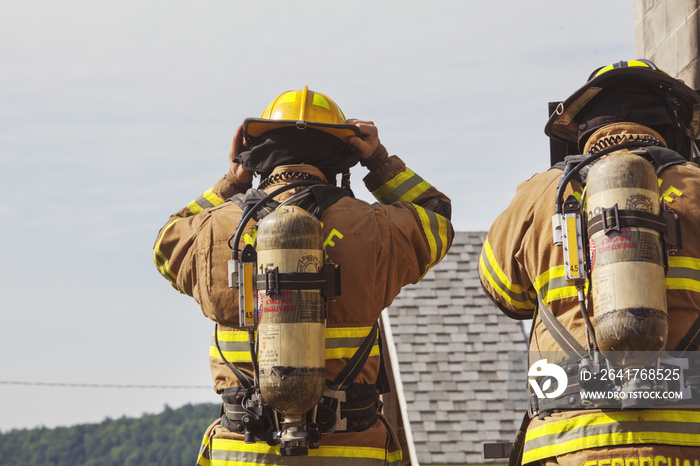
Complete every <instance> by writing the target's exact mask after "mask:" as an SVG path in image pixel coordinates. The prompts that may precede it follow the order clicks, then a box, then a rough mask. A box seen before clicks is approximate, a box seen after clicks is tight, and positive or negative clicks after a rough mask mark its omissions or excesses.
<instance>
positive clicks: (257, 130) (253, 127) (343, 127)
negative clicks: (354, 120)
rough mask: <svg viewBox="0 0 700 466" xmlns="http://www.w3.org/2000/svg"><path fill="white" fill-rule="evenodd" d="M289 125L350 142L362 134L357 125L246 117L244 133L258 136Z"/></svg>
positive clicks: (249, 135) (248, 135)
mask: <svg viewBox="0 0 700 466" xmlns="http://www.w3.org/2000/svg"><path fill="white" fill-rule="evenodd" d="M288 127H296V128H299V130H304V129H306V128H315V129H318V130H320V131H324V132H326V133H329V134H332V135H333V136H335V137H337V138H338V139H341V140H342V141H345V142H348V139H349V138H351V137H353V136H356V137H361V136H362V132H360V129H359V128H358V127H357V126H355V125H347V124H332V123H320V122H317V121H297V120H268V119H265V118H246V119H245V120H243V134H244V135H245V136H247V137H254V138H257V137H260V136H261V135H262V134H264V133H266V132H268V131H272V130H274V129H279V128H288Z"/></svg>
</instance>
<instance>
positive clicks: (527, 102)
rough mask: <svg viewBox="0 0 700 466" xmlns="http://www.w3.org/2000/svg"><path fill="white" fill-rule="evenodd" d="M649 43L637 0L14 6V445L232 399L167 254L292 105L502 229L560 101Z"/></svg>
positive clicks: (9, 48)
mask: <svg viewBox="0 0 700 466" xmlns="http://www.w3.org/2000/svg"><path fill="white" fill-rule="evenodd" d="M633 26H634V25H633V2H632V0H614V1H610V0H589V1H587V2H573V1H564V0H530V1H528V2H522V1H516V0H501V1H498V2H484V1H476V0H432V1H417V0H401V1H398V0H386V1H369V0H356V1H354V2H328V1H320V0H305V1H304V2H288V1H282V0H280V1H267V0H266V1H257V2H254V1H249V0H246V1H243V0H225V1H223V0H222V1H212V0H202V1H200V2H188V1H182V0H172V1H167V2H166V1H163V0H152V1H146V2H142V1H128V0H127V1H112V0H105V1H85V0H70V1H66V2H51V1H36V0H24V1H21V2H20V1H12V0H0V63H2V66H1V67H0V163H1V167H2V168H1V169H0V218H2V223H1V224H0V244H1V245H2V246H1V247H0V264H2V267H1V268H0V431H1V432H7V431H9V430H12V429H22V428H33V427H38V426H45V427H55V426H68V425H73V424H77V423H93V422H100V421H102V420H104V419H105V418H119V417H122V416H130V417H131V416H140V415H141V414H143V413H157V412H160V411H161V410H162V409H163V408H164V406H166V405H167V406H170V407H173V408H174V407H179V406H181V405H184V404H186V403H202V402H211V403H217V402H219V398H218V397H217V396H216V394H215V393H214V392H213V390H212V389H211V388H210V387H211V385H212V383H211V377H210V373H209V366H208V360H207V355H208V351H209V342H210V339H211V334H212V332H213V323H212V322H210V321H209V320H207V319H206V318H205V317H204V316H203V315H202V314H201V311H200V310H199V308H198V306H197V304H196V303H195V302H194V301H193V300H192V299H191V298H189V297H188V296H185V295H180V294H179V293H177V292H176V291H175V290H174V289H173V288H171V287H170V285H169V284H168V282H166V280H164V279H163V278H162V277H161V276H160V275H159V274H158V272H157V270H156V267H155V265H154V263H153V253H152V247H153V243H154V241H155V238H156V234H157V233H158V230H159V229H160V228H161V227H162V226H163V225H164V224H165V222H166V221H167V219H168V217H169V215H170V214H172V213H174V212H175V211H177V210H179V209H180V208H182V207H184V206H185V205H186V204H187V203H189V202H190V201H191V200H192V199H194V198H195V197H197V196H198V195H200V194H201V193H202V192H204V191H205V190H207V189H208V188H210V187H211V186H212V185H213V183H214V182H215V181H216V180H218V179H219V178H220V177H221V176H222V175H224V174H225V172H226V170H227V169H228V160H227V157H228V150H229V146H230V143H231V139H232V136H233V133H234V131H235V129H236V127H237V126H238V125H239V124H240V123H241V122H242V121H243V119H244V118H246V117H251V116H259V114H260V113H261V112H262V110H263V109H264V108H265V106H266V105H267V104H268V103H269V102H270V101H271V100H272V99H274V98H275V97H276V96H277V95H278V94H280V93H282V92H284V91H286V90H290V89H301V88H302V87H303V86H304V85H308V86H309V88H310V89H312V90H315V91H319V92H323V93H325V94H327V95H329V96H330V97H331V98H332V99H333V100H334V101H335V102H336V103H337V104H338V105H340V107H341V108H342V109H343V112H344V113H345V115H346V116H347V117H348V118H361V119H369V120H372V121H374V122H375V123H376V125H377V127H378V128H379V136H380V139H381V141H382V143H383V144H384V145H385V146H386V147H387V149H388V150H389V152H390V153H392V154H397V155H399V156H400V157H401V158H402V159H403V160H404V161H405V162H406V164H407V165H408V166H409V167H410V168H412V169H413V170H414V171H415V172H417V173H419V174H420V175H421V176H422V177H423V178H425V179H426V180H427V181H429V182H430V183H431V184H433V185H434V186H436V187H438V189H440V190H441V191H443V192H444V193H445V194H447V195H448V196H449V197H450V198H451V199H452V205H453V224H454V227H455V229H456V230H457V231H485V230H487V229H488V228H489V225H490V224H491V222H492V221H493V220H494V219H495V217H496V216H497V215H498V213H500V212H501V211H502V210H503V209H504V208H505V207H506V206H507V205H508V203H509V201H510V199H511V198H512V196H513V195H514V193H515V188H516V186H517V184H518V183H520V182H522V181H524V180H526V179H528V178H529V177H530V176H531V175H532V174H534V173H536V172H538V171H542V170H545V169H547V168H548V166H549V152H548V151H549V142H548V140H547V137H546V136H545V135H544V132H543V128H544V124H545V121H546V119H547V103H548V102H549V101H554V100H562V99H564V98H566V97H567V96H568V95H569V94H570V93H571V92H573V91H574V90H575V89H577V88H578V87H579V86H581V85H582V84H583V83H584V81H585V79H586V78H587V77H588V75H589V74H590V72H591V71H592V70H593V69H595V68H597V67H599V66H602V65H607V64H610V63H612V62H616V61H619V60H623V59H632V58H643V57H634V27H633ZM364 170H365V169H364V168H362V167H360V166H357V167H355V168H354V169H353V170H352V173H353V177H352V179H353V188H354V191H355V194H356V195H357V197H359V198H362V199H365V200H368V201H371V200H372V199H371V195H370V194H369V193H367V191H366V189H365V188H364V186H363V184H362V181H361V180H362V177H363V176H364ZM126 386H132V387H126ZM134 386H135V387H134ZM160 386H168V387H183V388H156V387H160Z"/></svg>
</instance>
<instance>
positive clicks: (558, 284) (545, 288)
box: [534, 265, 578, 304]
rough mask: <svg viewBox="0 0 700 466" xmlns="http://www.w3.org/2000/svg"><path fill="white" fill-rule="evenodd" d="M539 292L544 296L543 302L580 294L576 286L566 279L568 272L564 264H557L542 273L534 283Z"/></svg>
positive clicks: (547, 302)
mask: <svg viewBox="0 0 700 466" xmlns="http://www.w3.org/2000/svg"><path fill="white" fill-rule="evenodd" d="M534 286H535V289H536V290H537V294H539V295H540V296H541V297H542V302H544V303H545V304H549V303H550V302H552V301H555V300H557V299H564V298H571V297H576V296H578V292H577V291H576V287H575V286H573V285H569V283H568V282H567V281H566V273H565V268H564V266H563V265H557V266H554V267H552V268H551V269H549V270H547V271H546V272H544V273H542V274H541V275H540V276H538V277H537V278H536V279H535V283H534Z"/></svg>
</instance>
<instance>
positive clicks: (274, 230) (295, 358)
mask: <svg viewBox="0 0 700 466" xmlns="http://www.w3.org/2000/svg"><path fill="white" fill-rule="evenodd" d="M257 253H258V273H260V274H268V281H269V280H270V279H271V280H273V281H274V274H273V275H270V274H269V272H271V271H273V270H274V269H275V268H276V269H277V272H278V273H279V274H287V273H316V272H319V271H320V269H321V267H322V266H323V256H324V254H323V235H322V232H321V224H320V222H319V221H318V220H317V219H316V217H314V216H313V215H311V214H309V213H308V212H306V211H305V210H304V209H301V208H299V207H295V206H285V207H281V208H278V209H277V210H275V211H273V212H272V213H270V214H269V215H267V216H266V217H265V218H263V219H262V220H261V221H260V223H259V224H258V235H257ZM272 285H273V284H269V286H272ZM268 289H269V288H268ZM258 308H259V310H260V314H259V324H258V364H259V375H260V377H259V383H260V392H261V394H262V397H263V399H264V400H265V401H266V402H267V403H268V404H269V405H270V406H272V408H273V409H275V410H276V411H278V412H280V413H282V414H283V415H285V417H298V416H301V415H302V414H304V413H306V412H308V411H309V410H311V409H312V408H313V407H314V406H315V405H316V404H317V403H318V402H319V400H320V399H321V396H322V395H323V391H324V389H325V366H326V359H325V346H326V339H325V330H326V323H325V312H324V298H323V296H322V294H321V291H320V290H294V289H283V287H282V286H280V289H279V290H278V292H273V293H268V291H266V290H265V289H261V288H260V287H259V288H258Z"/></svg>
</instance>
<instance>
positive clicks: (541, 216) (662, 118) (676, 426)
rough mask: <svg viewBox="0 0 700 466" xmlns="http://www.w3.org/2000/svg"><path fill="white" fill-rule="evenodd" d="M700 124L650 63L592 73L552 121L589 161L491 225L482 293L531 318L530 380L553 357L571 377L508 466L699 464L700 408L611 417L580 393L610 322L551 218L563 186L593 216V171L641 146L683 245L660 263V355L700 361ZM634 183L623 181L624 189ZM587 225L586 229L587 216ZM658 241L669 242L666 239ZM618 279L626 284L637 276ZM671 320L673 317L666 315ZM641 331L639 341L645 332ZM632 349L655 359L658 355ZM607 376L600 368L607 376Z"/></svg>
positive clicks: (541, 183) (693, 378)
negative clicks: (570, 263) (573, 270)
mask: <svg viewBox="0 0 700 466" xmlns="http://www.w3.org/2000/svg"><path fill="white" fill-rule="evenodd" d="M699 125H700V96H699V95H698V94H697V92H695V91H693V90H692V89H691V88H689V87H688V86H686V85H685V84H684V83H683V82H681V81H679V80H677V79H674V78H672V77H670V76H669V75H668V74H666V73H665V72H663V71H661V70H659V69H658V68H657V67H656V66H655V65H654V64H653V63H652V62H650V61H647V60H632V61H622V62H618V63H615V64H613V65H610V66H606V67H602V68H599V69H597V70H595V71H594V72H593V74H592V75H591V76H590V77H589V79H588V81H587V82H586V84H585V85H584V86H582V87H581V88H580V89H578V90H577V91H576V92H574V93H573V94H572V95H571V96H570V97H569V98H568V99H566V100H565V101H564V102H562V103H561V104H559V106H558V107H557V109H556V111H554V112H553V113H552V115H551V117H550V118H549V120H548V122H547V124H546V126H545V133H546V134H547V135H548V136H550V137H551V138H553V139H554V140H557V141H560V142H563V143H566V144H568V145H570V146H571V147H573V148H575V150H572V151H571V152H570V153H572V154H583V155H579V156H570V157H567V158H566V160H565V161H562V162H561V163H557V164H555V165H553V166H552V168H550V169H549V170H548V171H546V172H542V173H537V174H535V175H534V176H532V177H531V178H530V179H529V180H527V181H525V182H523V183H522V184H520V185H519V186H518V188H517V190H516V194H515V197H514V199H513V200H512V201H511V203H510V205H509V206H508V207H507V208H506V210H505V211H504V212H502V213H501V214H500V215H499V216H498V217H497V219H496V220H495V222H494V223H493V225H492V226H491V228H490V230H489V232H488V235H487V238H486V241H485V243H484V246H483V249H482V253H481V258H480V263H479V275H480V279H481V283H482V285H483V288H484V290H485V291H486V293H487V294H488V295H489V296H490V297H491V298H492V299H493V301H494V302H495V303H496V305H497V306H498V307H499V308H500V309H501V311H502V312H503V313H505V314H506V315H507V316H508V317H511V318H513V319H521V320H522V319H532V331H531V332H532V333H531V338H530V363H529V364H530V365H533V368H531V369H530V371H529V373H530V375H532V373H533V371H534V370H537V369H538V367H535V366H537V364H534V363H535V362H541V361H542V360H543V359H546V358H549V359H548V360H546V361H545V362H546V363H547V364H553V363H557V366H558V367H559V368H561V369H563V370H562V371H561V374H562V378H563V385H567V384H568V385H567V386H566V387H565V388H564V387H563V386H562V391H564V394H563V395H557V396H554V397H553V398H548V397H547V396H545V397H540V396H535V395H531V396H530V401H529V405H530V408H529V410H528V411H529V414H528V415H527V416H526V417H525V419H524V421H523V428H522V429H521V430H522V432H523V435H521V436H519V438H518V439H517V440H516V442H515V445H514V449H513V455H512V456H511V464H542V465H544V464H547V465H550V464H562V465H574V464H576V465H584V464H585V465H587V466H595V465H603V464H605V465H616V464H619V465H636V466H641V465H644V464H648V465H652V464H653V465H657V464H664V465H671V464H674V465H681V466H684V465H691V466H692V465H696V464H698V459H700V412H698V411H697V406H698V405H697V404H695V405H693V404H692V403H690V404H687V405H684V404H683V403H678V404H673V403H669V404H666V405H654V406H653V408H652V407H651V406H650V405H648V404H647V405H639V406H632V409H623V406H617V405H610V406H609V407H608V408H606V407H605V405H604V404H603V403H602V402H601V403H600V404H594V405H591V404H588V405H586V404H585V403H584V402H582V399H581V397H580V389H581V386H579V385H577V383H579V381H580V375H579V370H580V369H581V367H582V366H581V361H588V360H589V355H590V354H591V353H594V354H595V352H596V350H597V349H598V348H597V346H596V345H598V344H601V345H602V342H601V340H603V338H604V337H603V336H601V335H600V333H601V332H600V327H602V326H604V324H606V322H604V321H603V320H602V319H597V318H596V317H595V316H596V309H594V307H595V306H594V305H595V303H596V301H595V299H594V298H595V296H593V298H591V295H590V293H589V291H588V290H590V288H591V283H590V279H586V278H585V277H584V281H585V284H584V283H581V284H580V285H581V286H580V287H579V288H577V285H576V281H575V280H570V279H567V276H566V270H565V267H564V264H565V260H564V254H565V252H564V249H563V247H562V246H557V245H555V244H554V242H553V228H554V227H553V226H552V225H553V222H552V218H553V216H554V215H555V213H556V212H557V203H558V202H559V200H558V189H559V186H560V183H562V182H566V186H565V188H562V189H564V191H562V196H561V197H562V199H563V200H564V201H563V202H564V203H566V202H567V199H568V200H569V201H571V204H572V205H573V206H574V207H575V208H576V206H577V205H578V203H582V204H584V207H586V206H585V203H586V199H590V197H589V194H590V192H588V193H587V192H584V191H583V187H584V186H587V188H586V189H589V190H590V188H591V184H592V183H593V180H592V179H591V177H592V176H594V174H593V171H594V168H595V167H596V165H597V164H601V165H602V164H603V163H604V161H605V160H615V157H616V156H619V155H620V154H622V153H628V152H629V151H634V150H635V149H636V148H641V149H643V151H635V152H636V153H638V154H640V155H639V157H644V158H645V160H647V161H648V162H649V163H650V164H651V166H652V167H653V169H654V170H655V171H656V174H657V175H658V180H657V179H656V177H655V176H654V170H652V171H651V174H652V176H654V178H653V182H652V185H657V184H658V195H659V197H660V199H661V200H663V201H664V204H665V206H666V208H668V209H670V210H671V212H672V213H673V214H674V215H673V217H674V218H675V216H677V218H678V219H679V223H680V238H679V239H680V241H677V245H676V246H673V248H674V249H675V251H670V249H671V246H670V244H666V246H665V250H664V251H663V252H664V255H665V254H668V258H667V259H666V264H665V266H666V268H667V269H666V275H665V279H664V275H663V267H664V264H663V263H662V265H661V266H660V267H662V274H661V278H660V280H661V281H662V282H663V281H664V280H665V298H666V300H665V303H664V300H663V299H658V298H659V296H655V298H656V300H657V301H661V302H662V304H665V305H666V307H667V309H660V310H658V312H657V313H656V314H655V316H657V317H658V318H659V320H660V321H663V325H666V326H667V328H662V329H661V330H662V332H661V333H660V334H659V335H658V336H657V337H658V338H664V339H665V340H664V341H663V342H662V343H663V345H662V346H663V347H664V348H665V349H666V350H667V351H678V352H681V353H682V354H685V355H687V354H688V353H689V352H695V351H697V350H698V343H699V342H700V337H698V333H699V332H698V329H699V328H700V241H699V240H698V232H699V231H700V168H699V167H698V166H697V164H696V163H695V160H696V154H697V149H696V147H695V144H694V139H697V138H698V136H699V128H698V126H699ZM603 151H606V152H608V155H606V156H605V157H604V158H599V159H597V161H594V162H592V165H589V166H586V167H585V168H583V169H581V170H580V171H578V172H574V173H572V175H573V176H572V177H571V178H570V181H568V180H566V179H565V178H564V176H563V175H564V172H563V170H570V169H571V168H572V167H575V166H576V165H577V164H578V163H580V162H581V161H582V160H584V159H586V158H588V159H589V160H593V159H595V157H596V156H593V154H596V153H600V154H603ZM634 158H635V159H636V158H637V157H634ZM567 165H568V168H567ZM572 171H573V170H572ZM626 175H630V176H626ZM636 175H637V174H636V173H628V174H625V173H622V174H621V176H620V179H628V178H632V177H634V176H636ZM586 176H588V179H586ZM570 195H571V196H572V197H569V196H570ZM657 205H658V203H657ZM621 208H622V207H621ZM584 212H586V211H585V210H584ZM620 212H622V211H620ZM585 215H588V214H585V213H584V218H585ZM590 215H593V214H592V213H591V214H590ZM555 218H556V217H555ZM654 218H656V217H654ZM588 220H589V222H588V224H589V226H590V224H591V218H589V219H588ZM669 225H670V224H669ZM555 226H556V224H555ZM618 226H619V225H618ZM627 228H633V227H627ZM585 231H586V230H585V229H584V238H585ZM622 231H623V232H624V231H625V230H624V229H623V230H622ZM652 234H653V235H656V236H657V237H658V236H661V233H656V232H652ZM627 239H628V237H625V235H624V234H621V233H619V232H614V231H613V232H611V235H610V236H608V240H609V241H611V242H612V241H619V242H623V241H626V240H627ZM583 244H584V251H586V252H585V253H584V254H583V255H582V257H588V258H589V267H590V263H591V262H593V267H594V269H593V270H595V267H597V266H598V265H599V262H596V258H597V259H600V257H601V254H603V253H604V251H600V249H605V248H601V247H600V246H598V247H597V248H596V245H597V244H598V243H596V244H593V247H590V249H589V250H586V249H585V246H586V245H587V244H588V243H587V241H586V240H585V239H584V241H583ZM625 246H632V245H625ZM596 249H598V250H597V251H596ZM610 249H612V248H610ZM596 254H597V256H596ZM637 264H641V262H637ZM640 268H641V267H640ZM618 277H620V276H619V275H618ZM621 279H622V280H625V279H627V280H630V277H621ZM631 285H632V289H633V290H634V292H635V293H638V294H640V295H641V294H642V293H644V292H645V290H644V289H643V288H644V287H643V285H641V284H640V283H632V284H631ZM594 286H595V285H594ZM661 290H664V283H662V284H661ZM662 293H663V291H662ZM661 298H663V296H661ZM601 306H602V304H601ZM666 311H667V312H668V315H667V317H666V316H665V315H664V314H663V312H666ZM586 317H587V318H588V320H589V321H591V323H590V324H588V323H587V319H586ZM650 322H651V320H645V321H643V322H642V325H646V326H647V327H649V326H652V327H653V324H651V323H650ZM596 324H597V325H596ZM616 325H617V327H616V328H617V329H618V330H620V332H621V333H622V332H624V331H626V330H629V327H628V326H625V325H622V324H619V323H618V324H616ZM663 325H661V324H660V326H661V327H663ZM593 327H595V328H593ZM637 330H638V331H640V332H642V333H643V331H646V330H648V328H644V329H641V330H640V329H637ZM652 330H653V329H652ZM596 336H597V337H598V340H596ZM638 341H641V339H640V340H638ZM591 348H592V349H591ZM664 348H661V349H664ZM633 349H636V350H638V351H639V350H646V349H648V350H649V351H657V350H658V349H659V348H646V347H639V346H638V347H636V348H633ZM600 352H602V350H601V351H600ZM632 353H634V351H631V352H629V353H627V354H632ZM640 354H642V353H640ZM601 357H602V356H601ZM557 359H558V360H557ZM601 361H603V360H601ZM695 361H697V358H695ZM691 362H692V359H691ZM572 363H573V364H572ZM592 363H595V361H592ZM567 364H568V365H567ZM577 364H578V365H577ZM606 367H607V366H605V363H604V362H601V363H600V367H599V369H601V370H604V369H605V368H606ZM555 368H556V367H555ZM557 370H558V369H557ZM698 372H699V370H698V368H697V367H696V368H695V370H694V372H693V370H692V364H691V369H690V370H689V371H688V370H684V369H683V372H682V374H683V375H684V376H685V381H686V383H687V384H688V387H692V393H693V395H694V397H695V400H696V401H695V403H697V397H698V391H697V389H698V380H699V379H698V375H700V374H698ZM552 374H555V371H552ZM528 380H531V379H528ZM572 380H573V381H574V382H573V383H572ZM550 391H551V390H550ZM531 392H532V390H531ZM589 408H590V409H589ZM524 431H526V433H524ZM518 455H520V458H518ZM521 462H522V463H521Z"/></svg>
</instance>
